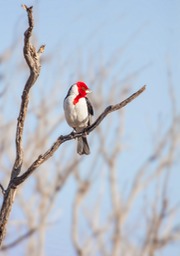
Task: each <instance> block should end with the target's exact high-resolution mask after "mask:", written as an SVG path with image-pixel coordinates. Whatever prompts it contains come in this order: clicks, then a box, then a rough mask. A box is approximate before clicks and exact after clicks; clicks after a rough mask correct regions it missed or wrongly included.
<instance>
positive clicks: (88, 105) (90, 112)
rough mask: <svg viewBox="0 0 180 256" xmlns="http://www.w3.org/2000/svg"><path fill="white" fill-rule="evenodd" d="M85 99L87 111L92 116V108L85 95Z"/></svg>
mask: <svg viewBox="0 0 180 256" xmlns="http://www.w3.org/2000/svg"><path fill="white" fill-rule="evenodd" d="M85 99H86V103H87V107H88V113H89V114H90V115H91V116H93V115H94V110H93V107H92V105H91V102H90V101H89V99H88V98H87V97H85Z"/></svg>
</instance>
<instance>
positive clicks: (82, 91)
mask: <svg viewBox="0 0 180 256" xmlns="http://www.w3.org/2000/svg"><path fill="white" fill-rule="evenodd" d="M76 85H77V87H78V92H79V94H78V95H77V96H76V98H75V99H74V102H73V103H74V104H76V103H77V102H78V101H79V99H80V98H83V97H86V95H87V93H90V92H91V90H89V88H88V86H87V85H86V84H85V83H84V82H82V81H78V82H77V83H76Z"/></svg>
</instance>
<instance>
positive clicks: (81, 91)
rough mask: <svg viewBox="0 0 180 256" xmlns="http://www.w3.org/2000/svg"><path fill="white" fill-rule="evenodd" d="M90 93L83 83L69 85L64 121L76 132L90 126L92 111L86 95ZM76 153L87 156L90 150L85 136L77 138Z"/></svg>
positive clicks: (65, 100)
mask: <svg viewBox="0 0 180 256" xmlns="http://www.w3.org/2000/svg"><path fill="white" fill-rule="evenodd" d="M89 93H91V90H90V89H89V88H88V86H87V85H86V83H85V82H83V81H78V82H76V83H74V84H73V85H71V87H70V88H69V90H68V93H67V95H66V97H65V99H64V105H63V107H64V114H65V119H66V121H67V123H68V125H69V126H70V127H72V128H73V129H74V130H75V131H76V132H81V131H83V130H84V129H85V128H86V127H88V126H89V125H90V124H91V121H92V116H93V115H94V110H93V107H92V104H91V102H90V101H89V99H88V98H87V94H89ZM77 153H78V154H79V155H89V154H90V148H89V145H88V141H87V136H86V135H83V136H82V137H79V138H77Z"/></svg>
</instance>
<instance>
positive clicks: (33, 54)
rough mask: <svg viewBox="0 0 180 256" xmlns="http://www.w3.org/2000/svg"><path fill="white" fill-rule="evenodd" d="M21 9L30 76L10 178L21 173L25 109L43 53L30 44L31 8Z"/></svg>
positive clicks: (25, 51)
mask: <svg viewBox="0 0 180 256" xmlns="http://www.w3.org/2000/svg"><path fill="white" fill-rule="evenodd" d="M22 7H23V8H24V9H25V10H26V11H27V15H28V22H29V27H28V29H27V30H26V31H25V33H24V49H23V52H24V58H25V60H26V62H27V64H28V66H29V69H30V76H29V78H28V80H27V82H26V84H25V87H24V90H23V94H22V101H21V107H20V112H19V117H18V122H17V128H16V160H15V163H14V166H13V170H12V173H11V178H14V177H17V176H18V175H19V173H20V171H21V167H22V163H23V145H22V144H23V131H24V122H25V118H26V114H27V108H28V103H29V91H30V89H31V87H32V86H33V85H34V83H35V82H36V80H37V78H38V76H39V74H40V69H41V65H40V61H39V54H40V53H42V52H43V51H44V47H45V46H44V45H42V46H41V47H40V49H41V50H38V52H37V51H36V49H35V47H34V46H33V45H32V44H31V43H30V39H31V36H32V30H33V28H34V19H33V15H32V7H29V8H28V7H27V6H26V5H22Z"/></svg>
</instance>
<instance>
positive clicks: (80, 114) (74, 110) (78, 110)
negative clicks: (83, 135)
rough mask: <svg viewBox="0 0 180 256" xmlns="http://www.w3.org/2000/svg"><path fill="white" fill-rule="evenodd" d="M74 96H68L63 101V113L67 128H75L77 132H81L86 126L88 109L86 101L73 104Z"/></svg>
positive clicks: (81, 100) (82, 100)
mask: <svg viewBox="0 0 180 256" xmlns="http://www.w3.org/2000/svg"><path fill="white" fill-rule="evenodd" d="M73 100H74V95H72V96H71V95H70V96H69V97H68V98H66V99H65V101H64V112H65V117H66V121H67V123H68V124H69V126H71V127H73V128H75V129H76V130H77V131H81V130H83V129H84V128H85V127H86V126H87V125H88V119H89V117H88V109H87V104H86V100H85V99H84V98H81V99H79V101H78V103H76V104H75V105H74V104H73Z"/></svg>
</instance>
